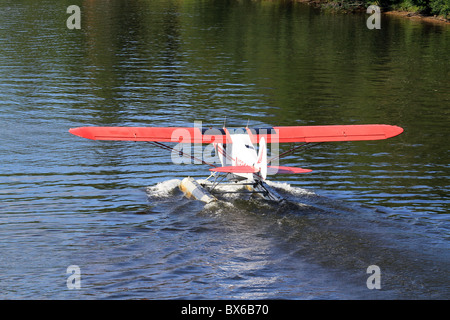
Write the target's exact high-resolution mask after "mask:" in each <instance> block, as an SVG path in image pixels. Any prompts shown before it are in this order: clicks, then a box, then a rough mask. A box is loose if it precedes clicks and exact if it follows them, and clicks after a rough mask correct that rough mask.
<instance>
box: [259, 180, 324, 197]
mask: <svg viewBox="0 0 450 320" xmlns="http://www.w3.org/2000/svg"><path fill="white" fill-rule="evenodd" d="M266 183H267V184H268V185H269V186H271V187H273V188H276V189H278V190H282V191H284V192H287V193H290V194H292V195H294V196H314V195H316V194H315V193H314V192H312V191H310V190H306V189H303V188H300V187H295V186H291V185H290V184H289V183H286V182H277V181H269V180H267V181H266Z"/></svg>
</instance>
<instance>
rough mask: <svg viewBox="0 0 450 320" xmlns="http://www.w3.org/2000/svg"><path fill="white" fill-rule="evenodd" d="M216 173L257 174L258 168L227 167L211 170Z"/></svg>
mask: <svg viewBox="0 0 450 320" xmlns="http://www.w3.org/2000/svg"><path fill="white" fill-rule="evenodd" d="M209 171H214V172H226V173H257V172H258V171H259V169H258V168H255V167H251V166H227V167H218V168H212V169H209Z"/></svg>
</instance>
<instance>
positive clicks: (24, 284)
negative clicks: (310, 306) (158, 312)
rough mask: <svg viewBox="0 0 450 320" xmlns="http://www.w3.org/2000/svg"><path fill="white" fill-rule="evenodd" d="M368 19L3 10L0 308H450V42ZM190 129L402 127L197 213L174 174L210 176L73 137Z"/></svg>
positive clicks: (308, 156)
mask: <svg viewBox="0 0 450 320" xmlns="http://www.w3.org/2000/svg"><path fill="white" fill-rule="evenodd" d="M72 4H75V5H78V6H79V7H80V8H81V29H79V30H78V29H73V30H72V29H68V28H67V27H66V20H67V19H68V18H69V16H70V14H67V13H66V9H67V7H68V6H69V5H72ZM368 16H369V15H368V14H337V13H327V12H321V11H318V10H317V9H313V8H311V7H308V6H305V5H302V4H292V3H289V2H286V1H281V2H278V1H196V0H192V1H181V0H179V1H177V0H173V1H165V0H164V1H163V0H154V1H150V0H149V1H147V0H139V1H138V0H136V1H119V0H112V1H47V0H38V1H25V0H21V1H17V0H14V1H12V0H3V1H1V4H0V74H1V78H0V89H1V90H0V164H1V167H0V298H2V299H449V298H450V288H449V287H450V277H449V269H450V268H449V267H450V250H449V249H450V245H449V243H450V242H449V240H450V238H449V235H450V227H449V226H450V225H449V191H450V190H449V175H450V172H449V152H448V138H449V124H450V121H449V120H450V115H449V107H450V66H449V53H450V28H449V27H448V25H440V24H426V23H421V22H419V21H415V20H409V19H404V18H396V17H384V16H383V17H382V19H381V29H380V30H369V29H368V28H367V27H366V19H367V18H368ZM194 121H197V122H199V121H201V122H202V124H203V125H204V126H218V127H222V125H223V124H224V122H225V123H226V125H227V126H229V127H243V126H246V125H247V124H248V125H249V126H282V125H286V126H287V125H324V124H368V123H386V124H392V125H398V126H401V127H403V128H404V130H405V131H404V133H403V134H401V135H400V136H397V137H394V138H392V139H388V140H381V141H361V142H340V143H324V144H319V145H317V146H315V147H312V148H309V149H307V150H304V151H303V152H298V153H295V154H294V155H291V156H289V157H287V158H285V159H283V162H282V163H281V164H282V165H292V166H301V167H303V168H309V169H312V170H313V172H311V173H308V174H303V175H296V176H288V175H280V176H276V177H273V178H271V181H272V182H271V185H272V186H273V187H274V188H275V189H276V190H278V192H280V193H281V194H283V195H284V196H285V197H286V198H287V199H288V200H289V201H288V203H287V204H285V205H274V204H271V203H266V202H263V201H256V200H246V199H241V198H239V197H236V196H230V198H229V199H227V201H222V202H219V203H214V204H208V205H205V204H203V203H201V202H198V201H193V200H188V199H186V198H185V197H184V196H183V194H182V193H181V192H180V191H179V190H178V188H177V184H178V182H179V180H180V179H182V178H183V177H186V176H193V177H195V178H199V179H200V178H205V177H206V176H207V175H208V170H207V169H208V168H209V167H207V166H204V165H199V164H194V163H192V164H184V165H177V164H174V163H172V161H171V158H170V153H169V152H168V151H166V150H161V149H158V148H156V147H154V146H152V145H150V144H147V143H144V142H143V143H135V142H113V141H92V140H86V139H82V138H79V137H76V136H73V135H71V134H70V133H68V129H69V128H73V127H79V126H88V125H93V126H193V125H194ZM283 148H284V149H282V150H287V148H289V146H283ZM373 265H375V266H378V268H379V270H380V273H379V277H378V278H376V277H375V278H370V279H369V277H371V276H372V273H371V272H370V273H368V271H367V269H368V267H369V266H373ZM69 266H77V267H78V269H69V271H70V270H79V275H80V276H81V278H78V277H75V276H77V275H78V273H74V274H71V273H68V267H69ZM373 275H375V274H373ZM80 279H81V282H78V280H80ZM68 280H69V281H68ZM368 280H369V283H372V284H373V283H376V282H377V281H378V284H379V285H380V288H379V289H377V288H374V289H369V287H370V285H369V286H368V285H367V283H368ZM74 285H79V289H78V288H77V287H75V289H69V288H73V287H74Z"/></svg>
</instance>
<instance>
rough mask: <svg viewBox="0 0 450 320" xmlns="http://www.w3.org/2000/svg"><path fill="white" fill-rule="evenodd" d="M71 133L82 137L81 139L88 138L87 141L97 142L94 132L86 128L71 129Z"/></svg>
mask: <svg viewBox="0 0 450 320" xmlns="http://www.w3.org/2000/svg"><path fill="white" fill-rule="evenodd" d="M69 132H70V133H71V134H73V135H75V136H78V137H81V138H86V139H91V140H95V137H94V135H93V134H92V132H90V131H89V130H87V128H86V127H79V128H70V129H69Z"/></svg>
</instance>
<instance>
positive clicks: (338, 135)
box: [69, 124, 403, 144]
mask: <svg viewBox="0 0 450 320" xmlns="http://www.w3.org/2000/svg"><path fill="white" fill-rule="evenodd" d="M237 130H241V131H242V132H245V131H244V130H245V129H237ZM249 130H250V131H254V134H251V137H252V140H255V142H256V141H259V140H260V138H261V137H262V136H265V137H266V142H267V143H291V142H330V141H357V140H380V139H387V138H391V137H394V136H396V135H398V134H400V133H402V132H403V129H402V128H400V127H397V126H391V125H385V124H369V125H335V126H334V125H333V126H293V127H271V128H267V129H266V128H255V129H247V131H249ZM227 131H229V132H233V129H227ZM69 132H70V133H72V134H74V135H77V136H80V137H83V138H87V139H92V140H127V141H158V142H178V143H181V142H183V143H206V144H209V143H227V134H226V131H225V130H224V129H215V128H211V129H200V128H198V127H81V128H75V129H70V130H69Z"/></svg>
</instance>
